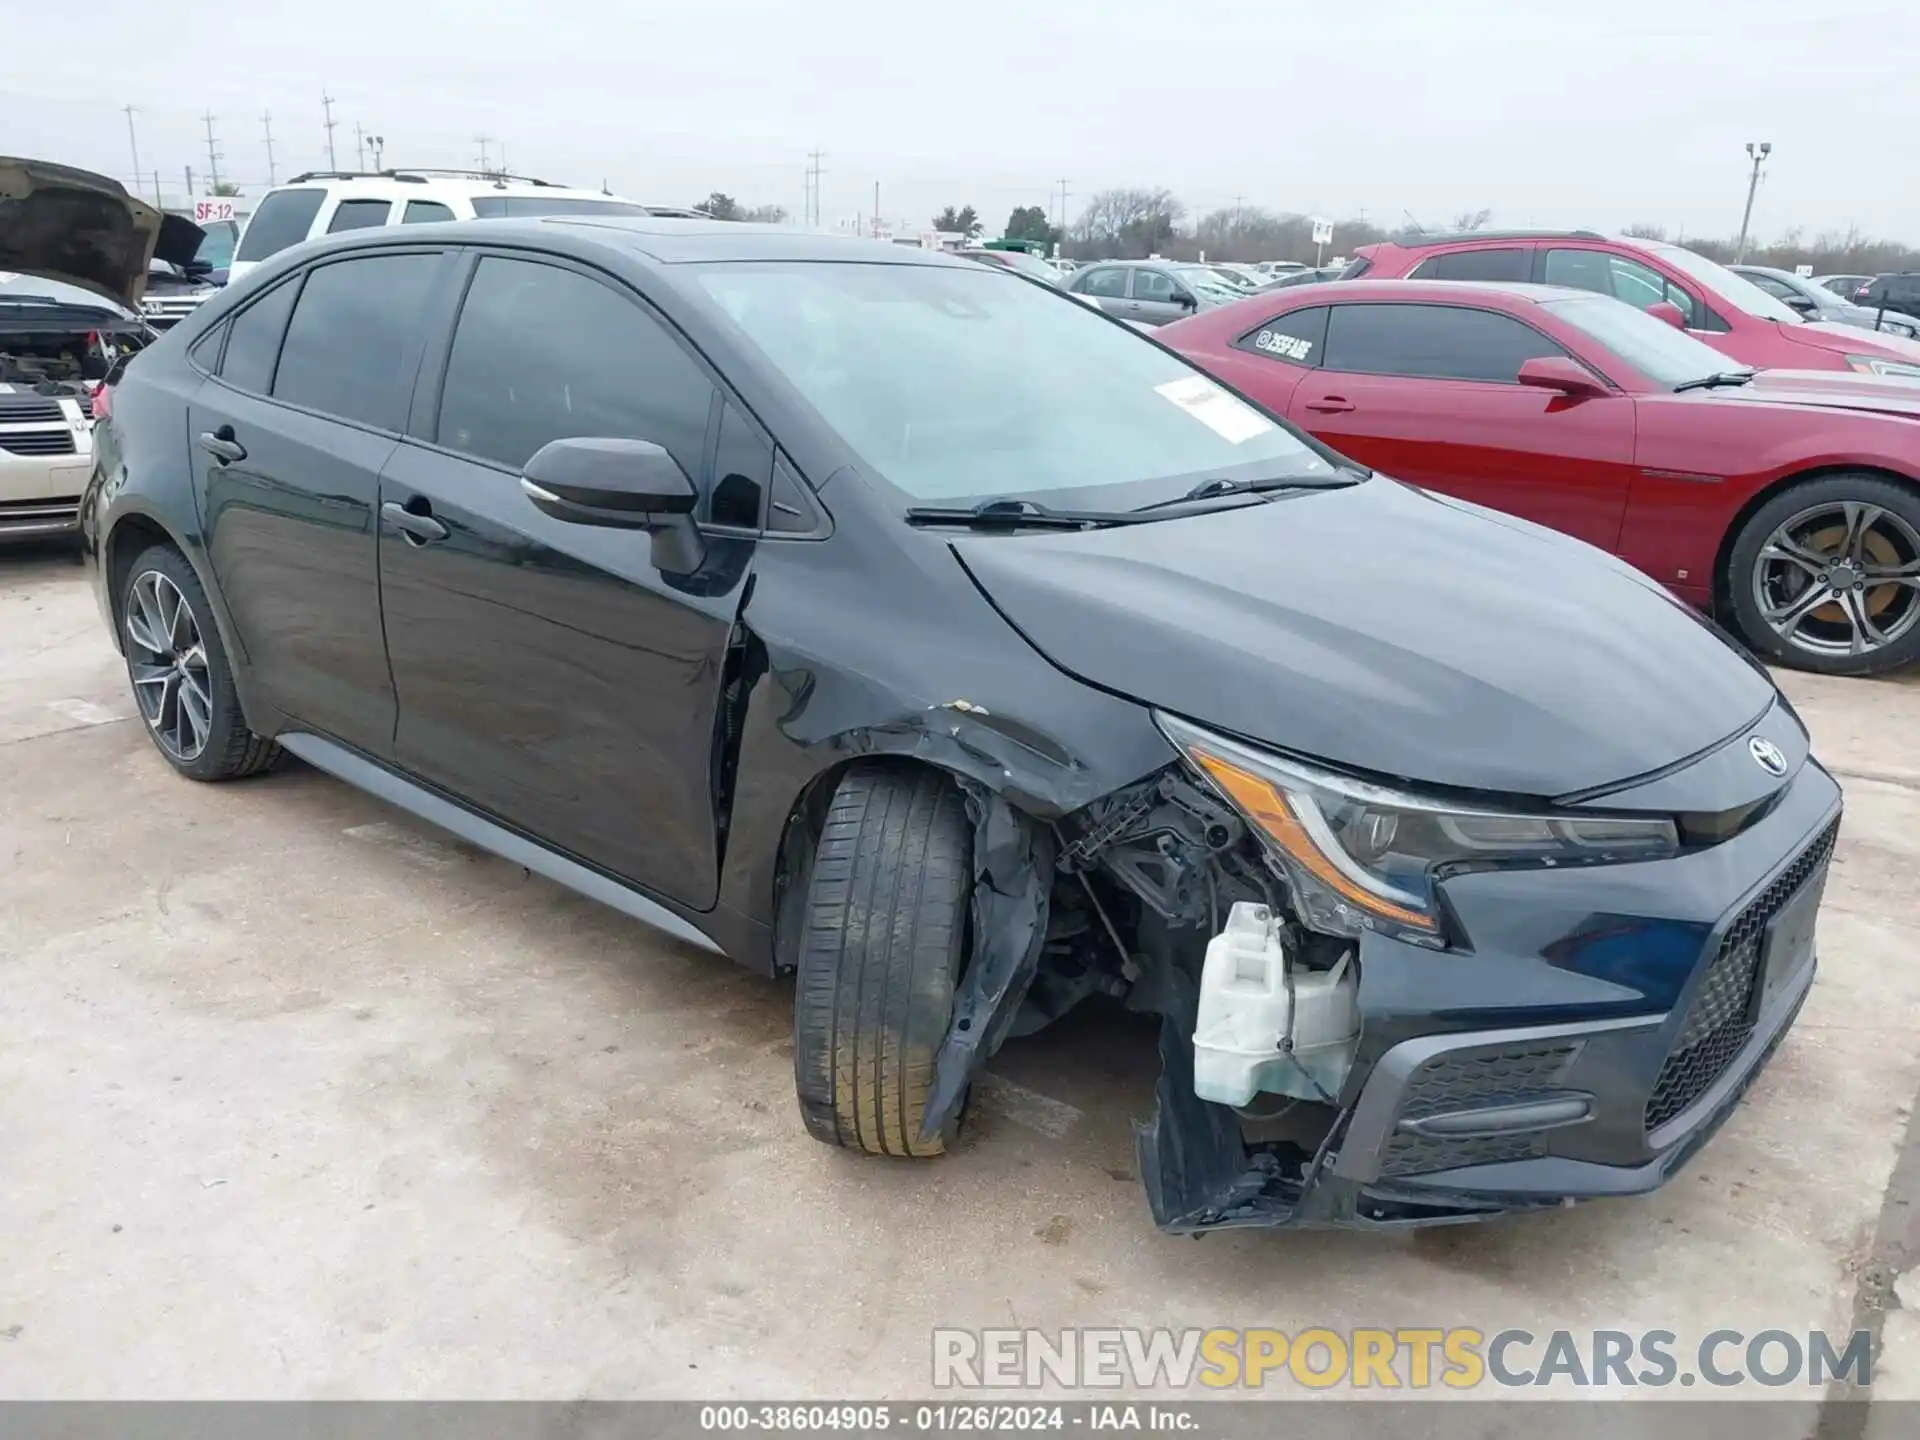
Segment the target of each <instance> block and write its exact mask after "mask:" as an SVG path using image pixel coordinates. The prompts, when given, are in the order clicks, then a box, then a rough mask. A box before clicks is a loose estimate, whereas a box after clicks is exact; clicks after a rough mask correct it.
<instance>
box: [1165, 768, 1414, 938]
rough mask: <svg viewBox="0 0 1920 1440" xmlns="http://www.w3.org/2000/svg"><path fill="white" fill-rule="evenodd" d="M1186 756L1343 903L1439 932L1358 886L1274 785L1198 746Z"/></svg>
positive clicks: (1404, 908) (1400, 906) (1275, 842)
mask: <svg viewBox="0 0 1920 1440" xmlns="http://www.w3.org/2000/svg"><path fill="white" fill-rule="evenodd" d="M1187 753H1188V754H1189V755H1190V756H1192V757H1193V761H1194V763H1195V764H1197V765H1198V766H1199V767H1200V768H1201V769H1202V770H1204V771H1206V772H1207V775H1208V776H1209V777H1210V778H1211V779H1212V780H1213V783H1214V784H1216V785H1218V786H1219V787H1220V789H1221V790H1222V791H1223V792H1224V793H1225V794H1226V796H1227V798H1228V799H1230V800H1231V801H1233V803H1234V804H1235V805H1236V806H1237V807H1239V810H1240V813H1241V814H1243V815H1245V816H1246V817H1247V818H1248V819H1249V820H1251V821H1253V823H1254V824H1256V825H1258V826H1259V827H1260V829H1261V830H1262V831H1263V832H1264V833H1265V834H1266V836H1267V838H1268V839H1269V840H1271V841H1273V843H1274V844H1275V845H1278V846H1279V847H1280V848H1281V849H1282V850H1284V851H1285V852H1286V853H1287V855H1288V857H1289V858H1291V859H1292V860H1293V861H1294V862H1295V863H1296V864H1298V865H1299V866H1300V867H1301V868H1302V869H1304V870H1306V871H1308V872H1309V873H1311V874H1312V875H1313V877H1314V878H1315V879H1316V880H1318V881H1319V882H1320V883H1321V884H1322V885H1325V886H1326V887H1327V888H1328V889H1329V890H1332V891H1333V892H1334V893H1335V894H1337V895H1339V896H1340V897H1341V898H1342V899H1343V900H1346V901H1347V902H1348V903H1350V904H1352V905H1354V906H1355V907H1357V908H1358V909H1361V910H1365V911H1367V912H1368V913H1369V914H1372V915H1379V916H1381V917H1383V918H1385V919H1388V920H1392V921H1394V922H1396V923H1397V924H1401V925H1405V926H1407V927H1409V928H1410V929H1415V930H1428V931H1432V930H1437V929H1438V928H1439V927H1438V926H1437V925H1436V924H1435V923H1434V920H1433V917H1432V916H1431V915H1425V914H1422V913H1421V912H1420V911H1418V910H1409V909H1407V908H1406V907H1405V906H1402V905H1395V904H1394V903H1393V902H1392V901H1390V900H1386V899H1383V898H1382V897H1381V896H1379V895H1376V894H1374V893H1373V892H1372V891H1370V890H1368V889H1367V888H1366V887H1365V886H1364V885H1359V884H1356V883H1355V882H1354V881H1353V879H1352V878H1351V877H1349V876H1348V875H1347V874H1346V872H1345V871H1343V870H1342V869H1341V868H1340V867H1339V866H1338V865H1336V864H1334V862H1333V861H1332V860H1331V859H1330V858H1328V856H1327V853H1326V852H1325V851H1324V850H1322V849H1321V848H1320V846H1318V845H1316V844H1315V843H1314V840H1313V837H1312V836H1311V835H1309V834H1308V833H1307V831H1306V829H1305V827H1304V826H1302V825H1301V823H1300V819H1299V817H1298V816H1297V815H1295V814H1294V811H1293V805H1292V802H1291V801H1289V800H1288V798H1287V796H1286V795H1285V793H1284V792H1282V791H1281V790H1280V789H1279V788H1278V787H1277V786H1276V785H1274V784H1273V782H1272V781H1270V780H1266V779H1264V778H1262V777H1261V776H1259V775H1255V774H1254V773H1253V772H1252V771H1250V770H1242V769H1241V768H1240V767H1239V766H1238V765H1235V764H1234V763H1233V762H1232V761H1230V760H1223V759H1221V758H1220V757H1219V756H1218V755H1213V754H1209V753H1208V752H1207V751H1206V750H1203V749H1201V748H1200V747H1199V746H1191V747H1189V749H1188V751H1187Z"/></svg>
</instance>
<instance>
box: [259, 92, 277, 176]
mask: <svg viewBox="0 0 1920 1440" xmlns="http://www.w3.org/2000/svg"><path fill="white" fill-rule="evenodd" d="M260 125H261V128H262V129H263V130H265V131H266V136H267V188H268V189H269V190H271V189H272V188H273V187H274V186H275V185H276V184H278V183H279V182H278V181H277V180H276V179H275V178H274V174H273V112H272V111H270V110H263V111H261V112H260Z"/></svg>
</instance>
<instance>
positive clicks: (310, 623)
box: [187, 249, 453, 755]
mask: <svg viewBox="0 0 1920 1440" xmlns="http://www.w3.org/2000/svg"><path fill="white" fill-rule="evenodd" d="M451 263H453V257H451V256H450V255H447V254H446V253H445V252H443V251H439V250H432V249H424V250H407V251H395V250H382V251H380V252H379V253H377V254H365V255H361V256H355V257H350V258H345V259H341V260H336V261H331V262H329V263H326V264H323V265H317V266H314V267H312V268H310V269H308V270H306V271H303V272H300V273H297V274H295V275H293V276H291V277H289V278H288V279H287V280H284V281H282V282H280V283H279V284H278V285H276V286H274V287H273V288H271V289H269V290H267V291H264V292H263V293H262V294H261V295H260V296H259V297H258V298H257V299H255V300H254V301H253V302H251V303H250V304H249V305H247V306H246V308H244V309H242V310H240V311H238V312H237V313H236V314H235V315H234V316H233V317H232V318H231V319H230V320H228V321H227V322H226V330H227V333H226V337H225V341H224V345H223V346H222V347H221V350H222V353H221V354H220V355H219V356H217V357H214V358H213V359H212V360H210V361H209V362H208V363H213V364H216V365H217V369H218V371H219V374H218V376H217V378H216V379H215V380H214V381H212V382H210V383H208V384H205V385H202V386H201V387H200V388H199V390H198V391H197V392H195V395H194V398H193V401H192V403H191V404H190V405H189V407H188V415H187V427H188V430H187V434H188V443H189V444H190V446H191V447H192V454H193V466H194V473H195V480H196V484H197V486H198V489H199V494H200V496H201V504H202V514H203V516H204V519H205V524H206V532H207V544H208V549H209V553H210V554H211V556H212V559H213V565H214V573H215V575H216V577H217V578H218V581H219V584H220V588H221V592H222V594H223V596H224V598H225V600H226V604H227V610H228V613H229V615H230V616H231V617H232V620H233V624H234V627H235V629H236V630H237V632H238V637H239V640H240V643H241V645H242V647H243V649H244V651H245V659H246V663H247V665H248V666H249V668H250V678H251V679H252V681H253V682H254V693H256V694H257V695H258V696H259V697H260V698H261V699H263V700H265V701H266V702H267V703H268V704H270V705H272V706H274V707H275V708H276V709H277V710H279V711H280V712H281V713H282V714H284V715H286V716H288V717H289V718H291V719H292V720H293V721H295V722H296V723H298V724H299V725H302V726H306V727H311V728H312V729H314V730H317V731H321V732H324V733H325V734H328V735H331V736H333V737H335V738H337V739H340V740H343V741H346V742H347V743H348V744H351V745H354V746H357V747H358V748H360V749H363V750H366V751H368V752H370V753H372V754H375V755H385V754H386V753H387V752H388V749H389V747H390V745H391V742H392V738H393V717H394V699H393V682H392V678H391V676H390V675H389V673H388V669H387V655H386V647H385V645H384V643H383V641H382V638H381V633H380V596H379V577H378V573H377V569H376V548H375V547H376V542H375V538H374V524H375V517H376V514H377V509H378V507H377V499H378V488H379V476H380V470H381V467H382V466H384V465H385V464H386V461H387V457H388V456H389V455H391V454H392V453H393V450H394V447H395V445H396V444H398V442H399V436H400V432H401V430H402V429H403V428H404V426H405V424H406V416H407V407H408V401H409V398H410V395H411V390H412V385H413V380H414V375H415V373H416V371H417V369H418V363H419V357H420V343H421V342H420V333H421V328H422V327H421V319H422V317H423V315H424V314H425V312H426V307H427V299H428V295H429V292H430V291H431V289H432V287H433V285H434V283H435V281H436V279H437V278H438V277H439V276H440V275H441V274H442V273H443V272H442V267H443V264H451ZM211 349H212V347H210V346H209V347H206V350H207V351H208V352H210V351H211ZM195 354H196V358H205V356H203V353H202V349H201V347H196V350H195Z"/></svg>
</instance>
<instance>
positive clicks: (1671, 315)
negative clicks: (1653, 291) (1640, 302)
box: [1647, 300, 1687, 330]
mask: <svg viewBox="0 0 1920 1440" xmlns="http://www.w3.org/2000/svg"><path fill="white" fill-rule="evenodd" d="M1647 314H1649V315H1651V316H1653V318H1654V319H1656V320H1664V321H1666V322H1667V324H1669V325H1671V326H1672V327H1673V328H1674V329H1676V330H1684V329H1686V328H1687V312H1686V311H1684V310H1682V309H1681V308H1680V307H1679V306H1678V305H1676V304H1674V303H1673V302H1672V301H1671V300H1656V301H1654V302H1653V303H1652V304H1651V305H1649V306H1647Z"/></svg>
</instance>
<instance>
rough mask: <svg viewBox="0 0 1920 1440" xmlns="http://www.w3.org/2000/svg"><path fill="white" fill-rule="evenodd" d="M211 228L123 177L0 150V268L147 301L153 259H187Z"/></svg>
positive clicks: (123, 301)
mask: <svg viewBox="0 0 1920 1440" xmlns="http://www.w3.org/2000/svg"><path fill="white" fill-rule="evenodd" d="M204 238H205V236H204V233H203V232H202V231H201V229H200V227H199V226H198V225H195V224H194V223H193V222H192V221H191V220H187V219H183V218H182V217H181V216H178V215H166V214H163V213H162V212H160V211H158V210H156V209H154V208H153V206H151V205H148V204H146V203H145V202H144V201H141V200H136V199H134V197H133V196H131V195H129V194H128V193H127V191H126V187H125V186H123V185H122V184H121V183H120V182H119V181H118V180H112V179H109V178H108V177H107V176H105V175H95V174H93V173H91V172H90V171H86V170H74V169H71V168H69V167H68V166H65V165H49V164H47V163H46V162H45V161H41V160H19V159H14V158H12V157H10V156H0V270H17V271H19V272H20V273H21V274H23V275H35V276H39V277H42V278H45V279H50V280H61V281H64V282H66V283H67V284H69V285H78V286H80V287H81V288H82V289H84V290H90V291H92V292H93V293H94V294H96V295H104V296H106V297H107V298H108V299H110V300H113V301H115V302H116V303H117V304H120V305H122V306H124V307H125V308H127V309H128V310H137V309H139V308H140V297H141V295H142V294H144V293H145V291H146V285H147V265H148V262H149V261H152V260H164V261H166V262H167V263H168V264H170V265H185V264H186V263H187V262H188V261H189V260H191V259H192V258H193V257H194V254H195V252H196V251H198V250H199V248H200V242H201V240H202V239H204Z"/></svg>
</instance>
